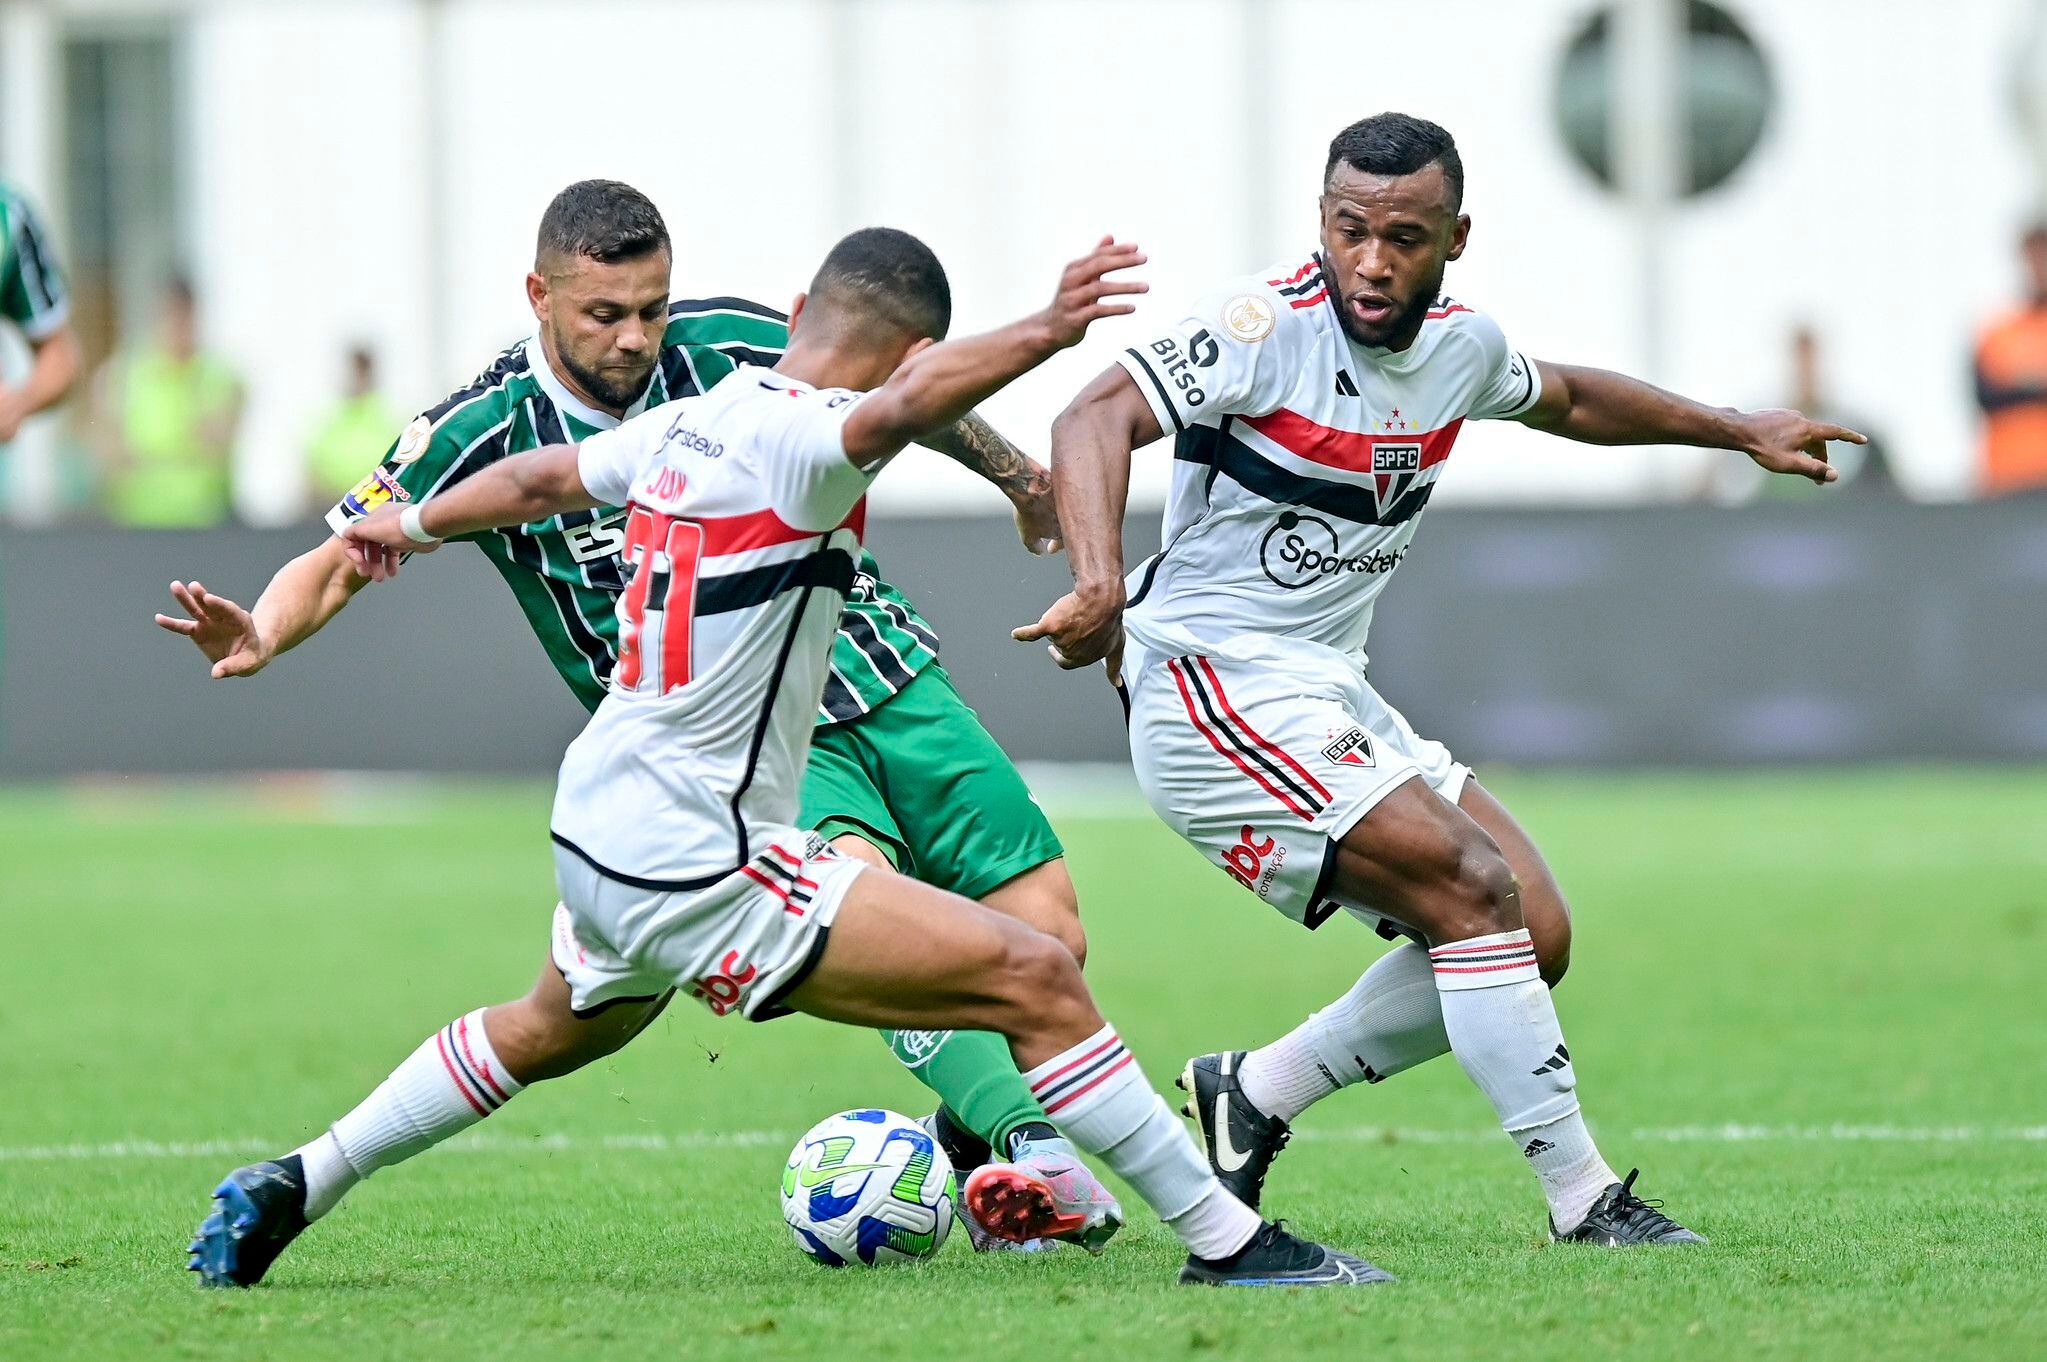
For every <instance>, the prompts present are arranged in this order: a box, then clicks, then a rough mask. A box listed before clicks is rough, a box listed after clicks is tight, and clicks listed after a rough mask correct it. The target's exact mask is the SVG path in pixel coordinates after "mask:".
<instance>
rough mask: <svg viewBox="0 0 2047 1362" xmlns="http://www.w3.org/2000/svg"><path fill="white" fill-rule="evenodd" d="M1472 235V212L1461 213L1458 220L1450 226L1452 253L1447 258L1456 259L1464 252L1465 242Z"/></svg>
mask: <svg viewBox="0 0 2047 1362" xmlns="http://www.w3.org/2000/svg"><path fill="white" fill-rule="evenodd" d="M1470 236H1471V214H1469V213H1459V214H1458V215H1457V222H1456V224H1455V225H1454V226H1452V227H1451V228H1450V254H1449V255H1448V256H1446V257H1444V258H1445V259H1448V260H1455V259H1457V258H1458V257H1459V256H1461V255H1463V254H1464V243H1465V242H1466V241H1467V240H1468V239H1469V238H1470Z"/></svg>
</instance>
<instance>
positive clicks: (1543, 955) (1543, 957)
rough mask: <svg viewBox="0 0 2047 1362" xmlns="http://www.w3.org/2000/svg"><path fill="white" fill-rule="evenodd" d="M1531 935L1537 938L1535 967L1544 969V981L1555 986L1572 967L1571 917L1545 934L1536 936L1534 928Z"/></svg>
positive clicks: (1552, 986)
mask: <svg viewBox="0 0 2047 1362" xmlns="http://www.w3.org/2000/svg"><path fill="white" fill-rule="evenodd" d="M1529 935H1530V936H1531V937H1533V938H1534V940H1535V967H1536V968H1537V969H1539V970H1541V971H1542V981H1543V982H1544V983H1545V984H1548V985H1549V986H1550V987H1551V988H1555V987H1556V986H1557V985H1558V984H1560V983H1562V982H1563V980H1564V975H1565V974H1567V973H1569V972H1570V969H1571V922H1570V919H1569V918H1566V919H1564V922H1563V925H1562V926H1561V927H1559V928H1557V929H1555V930H1552V931H1551V932H1549V933H1547V934H1545V935H1544V936H1539V937H1538V936H1535V934H1534V932H1533V931H1532V930H1531V931H1530V933H1529Z"/></svg>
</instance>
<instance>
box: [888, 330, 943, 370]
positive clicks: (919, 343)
mask: <svg viewBox="0 0 2047 1362" xmlns="http://www.w3.org/2000/svg"><path fill="white" fill-rule="evenodd" d="M936 344H938V342H937V341H935V340H933V339H931V337H929V336H925V337H922V338H921V339H918V340H915V341H912V342H910V348H909V349H907V350H905V351H903V357H902V358H901V359H900V360H898V361H896V365H897V367H898V368H900V367H902V366H903V365H905V364H908V363H909V362H910V361H911V360H913V359H915V358H916V357H917V356H919V355H921V354H923V353H924V352H925V351H926V350H929V349H930V348H931V347H932V346H934V345H936Z"/></svg>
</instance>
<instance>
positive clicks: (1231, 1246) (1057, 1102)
mask: <svg viewBox="0 0 2047 1362" xmlns="http://www.w3.org/2000/svg"><path fill="white" fill-rule="evenodd" d="M1024 1082H1026V1083H1027V1084H1029V1085H1030V1089H1031V1095H1032V1096H1033V1097H1035V1098H1037V1099H1038V1103H1039V1105H1040V1106H1042V1107H1044V1109H1045V1114H1046V1115H1047V1116H1049V1117H1050V1118H1051V1119H1052V1121H1053V1122H1054V1123H1055V1124H1056V1125H1057V1126H1058V1127H1059V1129H1060V1130H1061V1131H1062V1132H1064V1133H1065V1135H1066V1136H1067V1138H1068V1139H1071V1140H1072V1141H1073V1142H1074V1143H1075V1144H1077V1145H1079V1146H1080V1147H1081V1148H1082V1149H1085V1150H1086V1151H1087V1152H1088V1153H1090V1154H1095V1155H1098V1156H1099V1157H1100V1158H1101V1160H1102V1162H1104V1163H1106V1164H1108V1165H1109V1167H1110V1169H1111V1170H1113V1171H1114V1172H1115V1174H1116V1175H1117V1176H1118V1177H1120V1178H1122V1179H1123V1180H1124V1181H1125V1182H1127V1183H1129V1184H1130V1185H1131V1186H1132V1187H1134V1188H1136V1189H1137V1194H1138V1195H1139V1196H1141V1197H1143V1198H1144V1199H1145V1201H1146V1202H1148V1203H1150V1205H1151V1208H1152V1209H1153V1210H1154V1211H1157V1212H1158V1215H1159V1218H1160V1219H1161V1220H1163V1221H1165V1222H1166V1224H1167V1225H1168V1226H1169V1227H1170V1228H1171V1229H1172V1231H1173V1233H1175V1234H1177V1235H1179V1236H1180V1241H1181V1242H1182V1243H1184V1244H1185V1245H1187V1250H1188V1252H1190V1253H1192V1254H1193V1255H1194V1256H1195V1257H1197V1258H1227V1257H1229V1256H1230V1255H1231V1254H1233V1253H1235V1252H1237V1250H1239V1249H1241V1248H1243V1247H1244V1245H1245V1244H1247V1243H1249V1242H1250V1241H1251V1236H1252V1235H1254V1234H1256V1233H1257V1232H1258V1226H1259V1224H1260V1223H1261V1222H1260V1221H1259V1218H1258V1212H1256V1211H1254V1210H1252V1209H1251V1208H1250V1207H1249V1206H1246V1205H1245V1204H1244V1203H1243V1202H1241V1201H1239V1200H1237V1198H1235V1197H1234V1196H1232V1195H1230V1193H1229V1192H1228V1190H1227V1189H1225V1188H1224V1187H1223V1185H1222V1184H1221V1183H1220V1182H1217V1181H1216V1177H1215V1174H1214V1173H1213V1172H1212V1171H1211V1170H1210V1169H1209V1166H1208V1161H1207V1160H1205V1159H1203V1158H1202V1157H1201V1152H1200V1151H1199V1150H1197V1149H1196V1148H1195V1147H1194V1142H1193V1141H1192V1140H1191V1139H1189V1138H1188V1136H1187V1132H1186V1130H1185V1129H1184V1128H1183V1127H1182V1126H1181V1124H1180V1123H1179V1122H1178V1121H1177V1120H1175V1119H1174V1118H1173V1113H1172V1112H1171V1111H1170V1110H1168V1109H1167V1107H1166V1104H1165V1101H1164V1099H1162V1098H1161V1097H1160V1096H1159V1095H1158V1094H1157V1093H1155V1092H1153V1091H1152V1090H1151V1087H1150V1085H1149V1084H1147V1083H1146V1082H1145V1079H1144V1071H1143V1070H1142V1069H1140V1068H1138V1067H1137V1059H1136V1057H1135V1056H1134V1055H1132V1054H1131V1053H1130V1052H1129V1051H1128V1050H1126V1049H1124V1048H1123V1042H1122V1041H1120V1040H1118V1039H1117V1038H1116V1032H1115V1028H1113V1027H1109V1026H1104V1027H1103V1028H1102V1029H1101V1030H1099V1031H1097V1032H1096V1033H1095V1034H1094V1035H1092V1036H1089V1037H1088V1038H1087V1039H1086V1040H1084V1041H1082V1042H1081V1043H1080V1044H1078V1045H1076V1046H1074V1047H1073V1048H1072V1049H1070V1050H1067V1051H1065V1052H1063V1053H1061V1054H1058V1055H1054V1056H1053V1057H1052V1058H1051V1059H1048V1060H1046V1061H1045V1062H1044V1063H1043V1064H1040V1065H1038V1067H1036V1068H1035V1069H1032V1070H1031V1071H1030V1072H1029V1073H1027V1074H1025V1075H1024Z"/></svg>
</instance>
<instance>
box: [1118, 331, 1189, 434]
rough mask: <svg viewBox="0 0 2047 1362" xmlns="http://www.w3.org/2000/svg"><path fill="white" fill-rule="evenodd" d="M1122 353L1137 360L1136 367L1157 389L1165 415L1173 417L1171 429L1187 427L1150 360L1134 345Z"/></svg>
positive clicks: (1178, 429) (1171, 395) (1177, 429)
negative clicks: (1164, 406)
mask: <svg viewBox="0 0 2047 1362" xmlns="http://www.w3.org/2000/svg"><path fill="white" fill-rule="evenodd" d="M1123 353H1124V354H1126V355H1128V356H1130V358H1132V359H1134V360H1136V361H1137V364H1138V367H1139V368H1141V369H1143V370H1144V376H1145V377H1146V378H1148V379H1150V380H1151V386H1152V387H1154V388H1157V389H1158V390H1159V401H1161V402H1163V403H1165V404H1166V415H1168V416H1170V417H1172V418H1173V429H1174V430H1176V431H1180V430H1185V429H1187V423H1186V422H1185V421H1182V420H1181V419H1180V409H1179V408H1178V407H1176V406H1174V405H1173V394H1172V393H1170V392H1168V391H1167V390H1166V385H1165V384H1164V383H1163V382H1161V381H1160V379H1159V376H1158V371H1157V370H1155V369H1153V368H1152V367H1151V361H1150V360H1148V359H1146V358H1145V357H1144V356H1143V354H1142V353H1140V352H1139V351H1138V349H1137V347H1136V346H1134V345H1133V346H1131V347H1130V348H1129V349H1128V350H1125V351H1124V352H1123Z"/></svg>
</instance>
